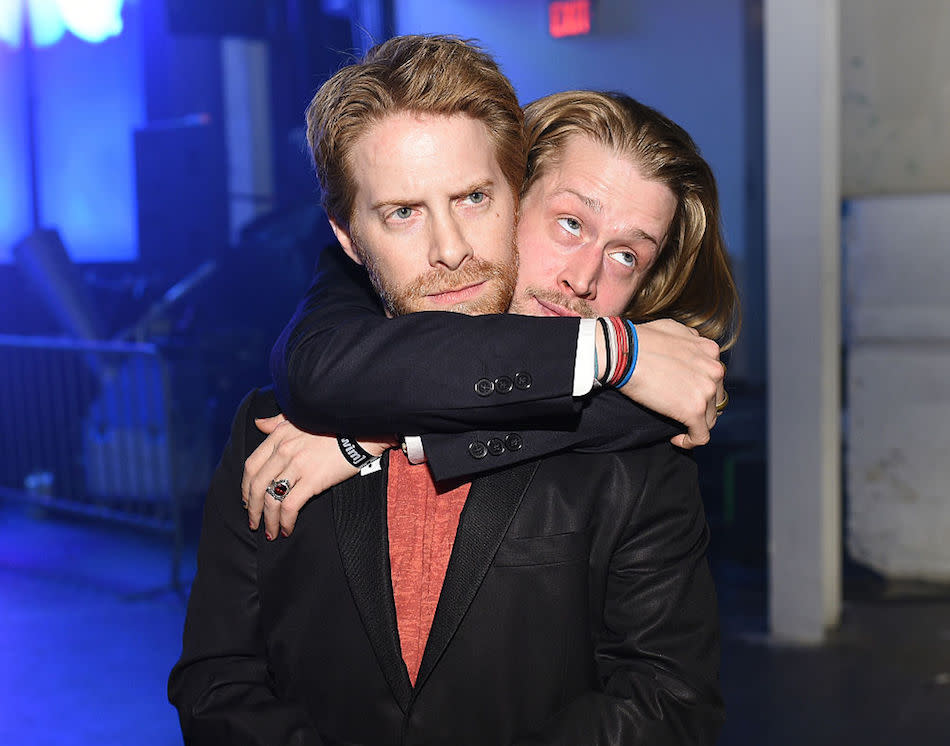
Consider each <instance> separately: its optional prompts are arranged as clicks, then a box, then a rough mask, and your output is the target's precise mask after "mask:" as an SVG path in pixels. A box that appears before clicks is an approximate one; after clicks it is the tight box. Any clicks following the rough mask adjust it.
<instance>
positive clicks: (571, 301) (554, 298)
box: [524, 286, 597, 319]
mask: <svg viewBox="0 0 950 746" xmlns="http://www.w3.org/2000/svg"><path fill="white" fill-rule="evenodd" d="M524 292H525V295H526V296H528V297H531V296H534V297H535V298H537V299H538V300H543V301H547V302H548V303H553V304H555V305H558V306H562V307H563V308H566V309H568V310H569V311H573V312H574V313H576V314H577V315H578V316H581V317H582V318H585V319H591V318H594V317H596V316H597V313H596V312H595V311H594V307H593V306H592V305H591V304H590V303H588V302H587V301H586V300H584V299H583V298H573V297H571V296H569V295H566V294H564V293H559V292H557V291H556V290H550V289H548V288H539V287H530V286H529V287H527V288H525V291H524Z"/></svg>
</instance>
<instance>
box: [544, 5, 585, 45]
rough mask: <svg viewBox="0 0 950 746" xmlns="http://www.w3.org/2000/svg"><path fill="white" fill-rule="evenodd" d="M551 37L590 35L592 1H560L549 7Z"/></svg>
mask: <svg viewBox="0 0 950 746" xmlns="http://www.w3.org/2000/svg"><path fill="white" fill-rule="evenodd" d="M548 30H549V31H550V32H551V36H553V37H554V38H555V39H559V38H561V37H562V36H579V35H580V34H589V33H590V0H558V2H553V3H551V4H550V5H549V6H548Z"/></svg>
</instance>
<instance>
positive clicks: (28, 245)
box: [13, 229, 103, 339]
mask: <svg viewBox="0 0 950 746" xmlns="http://www.w3.org/2000/svg"><path fill="white" fill-rule="evenodd" d="M13 258H14V260H15V261H16V263H17V265H18V266H19V268H20V270H21V271H22V272H23V274H24V276H25V277H26V278H27V280H28V281H30V282H31V283H32V284H33V286H34V288H35V289H36V290H37V291H38V292H39V293H40V294H41V297H42V298H43V301H44V302H45V304H46V306H47V307H48V308H49V310H50V311H51V313H52V314H53V316H54V317H55V318H56V320H57V321H58V322H59V323H60V324H61V325H62V328H63V331H65V332H67V333H68V334H71V335H73V336H75V337H78V338H79V339H102V337H103V328H102V322H101V320H100V319H99V316H98V314H97V312H96V309H95V307H94V306H93V304H92V301H91V298H90V297H89V292H88V290H87V288H86V286H85V284H84V283H83V280H82V277H81V276H80V275H79V270H78V269H77V267H76V265H75V264H73V262H72V260H71V259H70V258H69V255H68V254H67V253H66V248H65V247H64V246H63V242H62V239H60V237H59V233H57V232H56V231H55V230H43V229H38V230H35V231H33V233H31V234H30V235H29V236H27V237H26V238H25V239H23V240H22V241H20V243H18V244H17V245H16V246H14V247H13Z"/></svg>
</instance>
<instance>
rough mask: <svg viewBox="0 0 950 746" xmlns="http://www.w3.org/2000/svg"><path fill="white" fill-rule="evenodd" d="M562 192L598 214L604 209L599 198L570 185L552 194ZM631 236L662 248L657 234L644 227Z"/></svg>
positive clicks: (632, 232) (555, 194) (636, 229)
mask: <svg viewBox="0 0 950 746" xmlns="http://www.w3.org/2000/svg"><path fill="white" fill-rule="evenodd" d="M560 194H570V195H573V196H574V197H576V198H577V199H579V200H580V201H581V202H583V203H584V205H586V206H587V207H588V208H589V209H591V210H593V211H594V212H596V213H597V214H598V215H599V214H600V213H602V212H603V211H604V205H603V203H602V202H601V201H600V200H599V199H597V198H596V197H590V196H588V195H586V194H581V193H580V192H578V191H577V190H576V189H571V188H570V187H564V188H562V189H558V190H557V191H555V192H554V193H553V194H552V196H554V197H556V196H558V195H560ZM630 236H631V237H632V238H634V239H637V240H640V239H642V240H645V241H649V242H650V243H652V244H653V245H654V246H656V248H657V250H659V248H660V242H659V240H658V239H657V238H656V237H655V236H651V235H650V234H649V233H647V232H646V231H645V230H643V229H642V228H634V229H633V230H632V231H630Z"/></svg>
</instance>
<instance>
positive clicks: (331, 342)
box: [271, 246, 685, 480]
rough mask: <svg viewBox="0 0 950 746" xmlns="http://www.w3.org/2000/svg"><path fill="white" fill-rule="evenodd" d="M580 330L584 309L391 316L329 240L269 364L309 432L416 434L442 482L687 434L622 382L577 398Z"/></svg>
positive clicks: (288, 410) (286, 404)
mask: <svg viewBox="0 0 950 746" xmlns="http://www.w3.org/2000/svg"><path fill="white" fill-rule="evenodd" d="M577 329H578V319H576V318H559V319H551V318H544V319H542V318H535V317H531V316H518V315H513V314H495V315H485V316H466V315H464V314H457V313H444V312H420V313H412V314H407V315H405V316H400V317H397V318H394V319H389V320H387V319H385V317H384V315H383V312H382V309H381V307H380V305H379V299H378V298H377V297H376V295H375V293H374V292H373V290H372V288H371V287H370V285H369V283H368V281H367V280H366V273H365V271H364V270H363V268H362V267H358V266H357V265H356V264H354V263H353V262H352V261H350V260H349V259H348V258H347V257H346V256H345V255H344V254H343V251H342V250H340V249H339V247H337V246H329V247H326V248H325V249H324V250H323V251H321V252H320V253H319V255H318V258H317V264H316V272H315V275H314V280H313V283H312V284H311V286H310V288H309V289H308V291H307V295H306V296H305V297H304V299H303V301H301V303H300V305H299V307H298V308H297V312H296V313H295V315H294V317H293V318H292V319H291V321H290V323H289V324H288V325H287V327H286V328H285V329H284V332H283V334H282V335H281V336H280V338H279V339H278V340H277V343H276V344H275V345H274V349H273V352H272V354H271V374H272V376H273V378H274V384H275V390H276V392H277V399H278V401H279V402H280V405H281V408H282V409H283V411H284V413H285V414H286V415H287V416H288V418H289V419H290V420H291V421H292V422H294V424H296V425H297V426H299V427H301V428H303V429H305V430H310V431H311V432H329V433H346V434H348V435H354V436H358V435H367V436H371V435H378V434H392V433H402V434H406V433H408V434H420V433H422V434H423V439H422V440H423V445H424V447H425V450H426V454H427V457H428V461H429V467H430V469H431V470H432V473H433V476H434V477H435V478H436V480H445V479H455V478H459V477H462V476H472V475H475V474H480V473H483V472H486V471H491V470H493V469H498V468H499V467H503V466H511V465H513V464H516V463H522V462H525V461H530V460H532V459H535V458H538V457H539V456H543V455H547V454H551V453H557V452H559V451H566V450H575V451H579V452H593V453H597V452H607V451H614V450H619V449H623V448H634V447H636V446H641V445H649V444H651V443H657V442H661V441H665V440H669V439H670V438H671V437H673V436H674V435H675V434H676V433H679V432H684V431H685V428H684V427H683V426H682V425H681V424H679V423H677V422H674V421H672V420H670V419H667V418H665V417H662V416H660V415H658V414H656V413H655V412H651V411H650V410H648V409H645V408H644V407H641V406H640V405H638V404H635V403H634V402H631V401H630V400H629V399H627V398H626V397H625V396H623V395H622V394H619V393H617V392H616V391H603V392H599V393H597V394H594V395H592V396H589V397H586V398H585V399H583V400H578V399H575V398H574V397H573V396H572V394H571V392H572V390H573V384H574V359H575V355H576V351H577ZM591 375H592V376H593V371H591ZM341 402H346V404H345V406H341V405H340V403H341ZM511 436H513V437H511ZM489 444H490V447H488V446H489ZM511 444H514V446H513V447H512V445H511Z"/></svg>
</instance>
